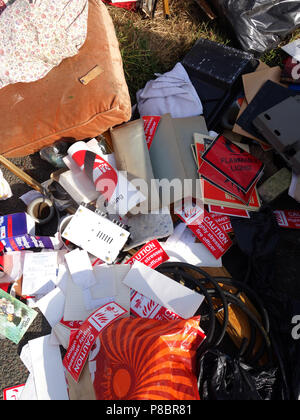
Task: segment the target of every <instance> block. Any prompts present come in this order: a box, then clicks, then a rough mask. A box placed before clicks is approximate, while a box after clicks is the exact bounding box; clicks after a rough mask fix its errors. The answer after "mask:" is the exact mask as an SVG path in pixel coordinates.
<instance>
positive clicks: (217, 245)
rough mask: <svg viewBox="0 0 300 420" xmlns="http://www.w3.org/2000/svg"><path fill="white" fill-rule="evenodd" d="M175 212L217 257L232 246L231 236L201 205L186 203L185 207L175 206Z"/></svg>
mask: <svg viewBox="0 0 300 420" xmlns="http://www.w3.org/2000/svg"><path fill="white" fill-rule="evenodd" d="M174 213H175V214H178V216H179V217H180V219H181V220H182V221H183V222H185V223H186V224H187V226H188V228H189V229H190V230H191V231H192V232H193V233H194V235H195V236H196V237H197V238H198V239H199V240H200V241H201V242H202V243H203V244H204V245H205V246H206V248H207V249H208V250H209V251H210V252H211V253H212V255H213V256H214V257H215V258H216V259H219V258H221V257H222V256H223V255H224V254H225V253H226V252H227V251H228V249H229V248H230V247H231V245H232V241H231V239H230V237H229V236H228V235H227V233H226V232H224V229H223V228H222V227H221V226H220V225H219V224H218V223H217V222H216V221H215V220H214V219H213V218H212V217H211V216H210V214H209V213H208V212H207V211H206V210H203V209H202V208H201V207H199V206H193V205H190V206H188V205H187V204H186V205H185V208H184V209H183V208H182V209H178V208H174Z"/></svg>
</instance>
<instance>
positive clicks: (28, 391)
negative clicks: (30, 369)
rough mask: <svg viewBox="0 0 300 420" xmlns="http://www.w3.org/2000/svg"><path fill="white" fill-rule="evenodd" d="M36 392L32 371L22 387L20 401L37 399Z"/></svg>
mask: <svg viewBox="0 0 300 420" xmlns="http://www.w3.org/2000/svg"><path fill="white" fill-rule="evenodd" d="M37 400H38V397H37V393H36V389H35V383H34V376H33V373H30V374H29V376H28V378H27V381H26V383H25V386H24V388H23V391H22V394H21V395H20V401H37Z"/></svg>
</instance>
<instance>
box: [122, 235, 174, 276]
mask: <svg viewBox="0 0 300 420" xmlns="http://www.w3.org/2000/svg"><path fill="white" fill-rule="evenodd" d="M169 258H170V257H169V256H168V254H167V253H166V252H165V250H164V249H163V248H162V246H161V245H160V243H159V242H158V241H157V240H156V239H155V240H153V241H150V242H148V243H147V244H146V245H144V246H143V248H141V249H140V250H139V251H138V252H137V253H136V254H134V255H133V256H132V257H131V258H130V259H129V260H128V261H127V262H126V264H133V263H134V262H135V261H139V262H141V263H143V264H145V265H147V266H148V267H150V268H152V269H155V268H156V267H158V266H159V265H160V264H163V263H164V262H166V261H168V259H169Z"/></svg>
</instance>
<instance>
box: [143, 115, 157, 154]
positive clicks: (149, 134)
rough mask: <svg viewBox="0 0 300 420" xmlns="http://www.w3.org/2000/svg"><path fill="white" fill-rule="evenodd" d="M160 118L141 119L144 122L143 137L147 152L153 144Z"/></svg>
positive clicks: (147, 117)
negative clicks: (144, 137)
mask: <svg viewBox="0 0 300 420" xmlns="http://www.w3.org/2000/svg"><path fill="white" fill-rule="evenodd" d="M160 119H161V117H156V116H145V117H143V120H144V130H145V136H146V142H147V146H148V150H149V149H150V147H151V144H152V142H153V139H154V136H155V133H156V130H157V127H158V124H159V122H160Z"/></svg>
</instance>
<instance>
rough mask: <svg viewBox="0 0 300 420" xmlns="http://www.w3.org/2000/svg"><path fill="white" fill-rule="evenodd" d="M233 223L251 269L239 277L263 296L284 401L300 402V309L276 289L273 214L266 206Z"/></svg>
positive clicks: (277, 239) (240, 246)
mask: <svg viewBox="0 0 300 420" xmlns="http://www.w3.org/2000/svg"><path fill="white" fill-rule="evenodd" d="M231 222H232V226H233V230H234V233H235V238H236V241H237V244H238V247H239V249H240V251H241V252H242V254H243V255H244V256H245V255H246V256H247V258H248V268H247V269H246V270H245V272H244V273H243V272H242V271H241V273H240V274H241V276H243V277H244V281H245V282H247V284H248V285H249V286H250V287H251V288H252V289H253V290H255V292H256V293H257V294H258V295H259V296H260V298H261V299H262V301H263V303H264V306H265V308H266V310H267V312H268V314H269V318H270V337H271V340H272V344H273V348H274V352H275V354H276V358H277V360H278V364H279V365H280V367H281V380H280V383H281V385H283V387H282V392H283V393H284V394H285V397H284V399H293V400H294V399H298V397H299V385H296V384H295V382H297V378H299V376H300V372H299V369H300V365H299V361H298V359H299V356H296V355H297V353H298V349H299V344H298V342H297V341H295V340H294V339H293V337H292V335H291V329H292V326H291V320H292V318H293V315H295V314H297V309H298V308H299V309H300V307H299V306H298V304H297V302H296V301H294V300H293V299H291V297H290V296H289V295H288V294H287V293H284V292H283V291H282V290H278V288H277V287H276V282H275V267H276V264H275V258H276V249H277V245H278V242H279V239H280V234H279V227H278V225H277V223H276V219H275V218H274V214H273V211H272V209H271V208H270V207H265V208H262V209H261V210H260V211H259V212H257V213H251V218H250V219H243V220H242V219H234V218H232V220H231ZM235 257H236V258H237V256H235ZM225 265H226V263H225ZM228 269H229V271H231V270H230V268H228ZM246 271H247V273H246ZM295 308H297V309H295Z"/></svg>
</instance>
